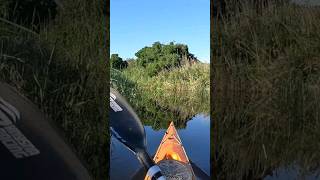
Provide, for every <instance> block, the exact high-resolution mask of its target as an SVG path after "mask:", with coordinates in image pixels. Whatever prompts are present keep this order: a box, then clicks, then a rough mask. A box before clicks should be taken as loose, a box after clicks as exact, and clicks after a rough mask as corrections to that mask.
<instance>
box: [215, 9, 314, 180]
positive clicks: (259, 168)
mask: <svg viewBox="0 0 320 180" xmlns="http://www.w3.org/2000/svg"><path fill="white" fill-rule="evenodd" d="M319 15H320V9H319V8H318V9H317V8H303V7H298V6H294V5H286V6H279V7H274V6H270V7H269V8H266V9H265V10H264V12H263V13H262V14H260V15H259V16H258V15H257V14H256V12H255V11H254V10H250V9H249V8H248V9H246V10H245V11H241V12H240V13H237V15H236V16H230V17H228V20H227V21H219V22H217V23H218V24H219V33H220V34H219V36H221V38H222V43H221V46H218V45H216V46H215V47H214V50H213V53H214V54H213V57H216V61H215V62H214V63H215V64H214V67H215V68H214V70H213V71H214V83H215V88H216V89H215V97H214V108H215V113H214V114H215V117H214V119H216V120H217V124H218V127H217V129H218V140H217V142H218V144H217V145H218V146H217V149H216V150H217V153H218V168H219V169H218V176H219V179H241V178H243V179H254V178H262V177H264V176H266V175H267V174H269V173H270V172H271V171H272V170H274V169H276V168H277V167H290V165H292V164H298V165H300V167H301V168H302V170H301V173H302V174H303V173H306V172H311V173H312V172H319V168H318V166H319V161H318V160H319V159H320V153H319V151H318V150H317V149H318V148H319V147H320V141H319V138H318V137H319V135H320V133H319V128H320V121H319V120H320V103H319V102H320V96H319V95H320V88H319V85H320V49H319V47H320V41H319V40H320V19H319V18H317V17H319ZM214 38H216V39H212V41H213V44H217V43H216V42H215V41H216V40H217V41H218V36H215V37H214Z"/></svg>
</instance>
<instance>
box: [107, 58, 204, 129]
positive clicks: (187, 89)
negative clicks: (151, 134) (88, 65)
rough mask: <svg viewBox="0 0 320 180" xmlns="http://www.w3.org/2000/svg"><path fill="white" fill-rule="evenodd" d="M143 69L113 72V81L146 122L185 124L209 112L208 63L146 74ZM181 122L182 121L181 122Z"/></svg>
mask: <svg viewBox="0 0 320 180" xmlns="http://www.w3.org/2000/svg"><path fill="white" fill-rule="evenodd" d="M144 74H145V71H144V69H140V68H138V67H134V68H132V67H129V68H128V69H127V70H123V71H117V70H114V69H113V70H112V71H111V79H112V82H113V83H112V84H113V86H115V87H116V88H117V89H119V91H120V92H121V93H123V94H124V95H125V96H126V97H127V98H128V100H129V101H130V103H132V105H133V106H135V108H136V111H137V112H138V113H140V114H139V115H141V116H142V118H143V119H144V121H145V123H146V124H149V125H153V124H155V125H154V127H155V128H166V127H167V126H168V122H169V121H171V120H174V121H176V125H177V126H179V125H180V124H181V126H182V127H183V126H185V125H186V123H185V122H186V120H188V119H190V117H192V116H193V115H195V114H197V113H205V114H208V113H209V66H208V65H206V64H198V65H194V66H186V67H182V68H177V69H173V70H171V71H164V72H161V73H160V74H159V75H157V76H154V77H148V76H145V75H144ZM179 121H180V122H181V123H179Z"/></svg>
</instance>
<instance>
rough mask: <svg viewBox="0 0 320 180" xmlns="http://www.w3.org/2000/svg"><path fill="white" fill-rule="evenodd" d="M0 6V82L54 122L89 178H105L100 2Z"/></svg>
mask: <svg viewBox="0 0 320 180" xmlns="http://www.w3.org/2000/svg"><path fill="white" fill-rule="evenodd" d="M0 4H1V6H0V11H1V12H0V80H1V81H4V82H7V83H8V84H10V85H12V86H13V87H15V88H16V89H17V90H18V91H19V92H20V93H21V94H23V95H24V96H26V97H28V98H29V99H30V100H31V101H33V102H34V103H35V104H37V106H38V107H39V108H40V109H41V110H42V111H43V112H45V114H46V115H48V116H49V117H50V118H51V119H52V120H53V121H54V122H56V123H55V124H56V125H57V126H58V127H60V128H61V129H62V130H63V132H64V133H65V137H66V138H67V141H68V142H70V143H71V144H72V145H73V147H74V149H75V151H76V152H77V153H78V154H79V156H80V158H81V159H83V160H84V163H85V164H86V167H87V168H88V169H89V171H90V173H91V174H92V176H93V179H106V178H107V177H108V174H107V172H108V162H107V157H108V156H109V154H108V153H107V152H108V151H107V150H108V149H109V144H108V142H109V141H108V139H109V136H108V134H107V133H108V132H107V131H106V129H107V128H106V127H107V126H108V124H107V117H106V113H107V110H106V108H105V107H108V104H107V103H108V102H107V100H106V98H103V97H104V95H105V96H107V92H108V88H107V87H108V86H107V85H108V84H107V79H108V76H109V73H108V69H107V67H108V65H107V63H106V55H107V54H108V52H107V48H105V47H106V46H105V37H106V35H105V34H108V24H106V23H105V22H106V21H105V19H106V18H108V17H107V14H108V12H107V11H106V10H105V9H104V6H105V4H104V2H103V1H96V0H94V1H69V0H66V1H62V4H60V5H57V4H55V3H54V1H49V0H40V1H33V0H31V1H11V0H1V3H0ZM107 42H109V39H108V36H107Z"/></svg>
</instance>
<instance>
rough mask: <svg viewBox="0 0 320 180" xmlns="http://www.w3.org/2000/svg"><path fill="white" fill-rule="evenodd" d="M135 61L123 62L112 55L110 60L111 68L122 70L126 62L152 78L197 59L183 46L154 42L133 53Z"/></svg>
mask: <svg viewBox="0 0 320 180" xmlns="http://www.w3.org/2000/svg"><path fill="white" fill-rule="evenodd" d="M135 56H136V57H137V58H136V59H133V60H131V61H130V60H129V61H123V59H122V58H121V57H119V55H118V54H112V55H111V58H110V63H111V67H112V68H115V69H120V70H121V69H124V68H127V67H128V62H130V64H132V66H137V67H140V68H144V69H145V72H146V73H147V75H149V76H154V75H156V74H158V73H159V72H160V71H162V70H164V69H167V70H169V69H171V68H174V67H180V66H182V65H186V64H193V63H196V62H198V60H197V58H196V57H195V56H194V55H193V54H191V53H190V52H189V49H188V46H187V45H185V44H178V43H177V44H175V43H174V42H170V43H169V44H161V43H160V42H155V43H153V44H152V46H151V47H148V46H146V47H144V48H142V49H140V50H139V51H138V52H136V53H135Z"/></svg>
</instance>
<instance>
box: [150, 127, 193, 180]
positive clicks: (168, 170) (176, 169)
mask: <svg viewBox="0 0 320 180" xmlns="http://www.w3.org/2000/svg"><path fill="white" fill-rule="evenodd" d="M153 160H154V162H155V163H156V164H158V165H159V166H160V169H161V170H162V172H163V174H164V175H165V176H166V178H167V179H169V180H170V179H181V178H182V179H186V180H188V179H190V180H194V179H195V174H194V172H193V169H192V166H191V164H190V161H189V158H188V156H187V153H186V151H185V149H184V147H183V144H182V141H181V139H180V137H179V135H178V132H177V130H176V128H175V126H174V123H173V122H171V123H170V125H169V127H168V129H167V131H166V132H165V134H164V136H163V138H162V140H161V142H160V145H159V147H158V149H157V152H156V154H155V156H154V158H153ZM145 180H151V178H150V177H148V176H146V177H145Z"/></svg>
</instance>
